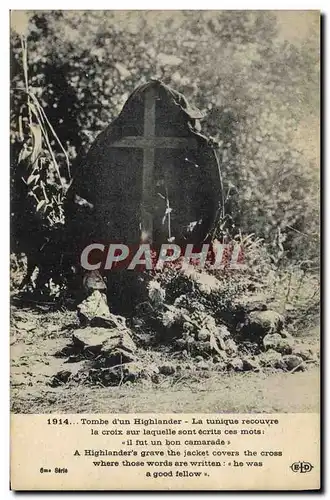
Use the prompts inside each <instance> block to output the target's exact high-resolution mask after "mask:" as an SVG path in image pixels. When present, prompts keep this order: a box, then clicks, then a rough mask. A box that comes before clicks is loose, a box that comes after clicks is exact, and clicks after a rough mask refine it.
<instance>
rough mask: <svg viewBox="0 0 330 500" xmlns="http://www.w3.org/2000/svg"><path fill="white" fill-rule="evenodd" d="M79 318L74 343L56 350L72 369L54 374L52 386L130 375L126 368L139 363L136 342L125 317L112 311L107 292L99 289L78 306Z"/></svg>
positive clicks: (105, 381)
mask: <svg viewBox="0 0 330 500" xmlns="http://www.w3.org/2000/svg"><path fill="white" fill-rule="evenodd" d="M78 317H79V319H80V324H81V328H78V329H76V330H75V331H74V332H72V337H71V342H70V343H69V344H68V345H66V346H64V347H63V349H61V350H60V351H58V352H56V353H55V356H56V357H60V358H64V359H65V361H64V363H65V364H68V365H70V368H67V369H65V370H61V371H60V372H58V373H57V374H56V375H55V376H54V377H52V379H51V381H50V385H51V386H53V387H56V386H58V385H62V384H63V383H66V382H68V381H70V380H73V381H76V382H87V383H89V382H91V383H95V384H100V385H117V384H118V382H120V380H124V378H125V377H126V375H128V377H129V374H128V373H126V372H127V370H126V371H125V368H123V367H126V365H127V364H132V363H134V362H136V345H135V342H134V341H133V339H132V336H131V331H130V329H129V328H128V327H127V326H126V320H125V318H123V317H121V316H117V315H114V314H112V313H111V312H110V311H109V307H108V305H107V301H106V296H105V294H103V293H102V292H101V291H99V290H95V291H94V292H93V293H92V294H91V295H90V296H89V297H88V298H87V299H86V300H85V301H83V302H82V303H81V304H80V305H79V306H78ZM128 371H129V370H128ZM126 378H127V377H126Z"/></svg>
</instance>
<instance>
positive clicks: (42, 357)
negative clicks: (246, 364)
mask: <svg viewBox="0 0 330 500" xmlns="http://www.w3.org/2000/svg"><path fill="white" fill-rule="evenodd" d="M77 325H78V322H77V318H76V313H75V312H74V311H67V310H65V311H56V312H54V311H53V312H52V311H49V309H48V308H47V307H46V306H44V307H43V308H40V307H32V306H31V307H25V308H21V307H17V306H16V305H13V307H12V332H11V409H12V411H13V412H15V413H109V412H110V413H125V412H126V413H132V412H133V413H136V412H145V413H147V412H149V413H150V412H153V413H183V412H187V413H192V412H194V413H195V412H196V413H201V412H202V413H217V412H219V413H226V412H235V413H244V412H251V413H256V412H266V413H272V412H279V413H281V412H282V413H283V412H302V413H306V412H318V411H319V393H320V374H319V366H313V367H310V368H309V369H308V370H307V371H304V372H294V373H282V372H275V373H274V372H269V373H252V372H243V373H234V372H226V373H223V372H217V371H215V370H214V371H212V370H207V371H205V370H204V371H198V372H196V371H194V370H193V371H191V370H188V369H187V370H184V369H183V370H182V372H181V374H180V376H172V377H171V376H169V377H164V378H163V379H162V380H161V381H160V383H158V384H154V383H152V382H151V381H148V380H143V381H140V382H138V383H126V384H122V385H118V386H117V387H91V386H84V385H77V384H66V385H63V386H60V387H56V388H52V387H50V386H49V385H48V383H49V381H50V379H51V377H52V376H53V375H54V374H55V373H57V372H58V371H60V370H63V369H65V368H66V367H68V365H65V364H63V362H64V360H63V358H56V357H54V353H55V352H56V351H58V350H60V349H62V348H63V347H64V346H65V345H66V343H67V342H68V341H69V340H70V337H71V331H72V329H73V328H75V327H76V326H77ZM303 335H304V338H305V339H306V341H307V342H309V343H312V344H315V343H317V342H318V328H308V329H307V330H306V331H304V332H303ZM139 355H140V356H144V357H145V360H146V361H147V360H151V359H155V358H157V360H158V361H162V359H164V360H166V353H165V352H163V351H162V350H160V351H159V352H157V353H155V352H152V351H148V350H147V351H145V350H143V349H140V351H139ZM69 368H70V366H69Z"/></svg>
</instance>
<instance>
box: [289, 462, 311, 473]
mask: <svg viewBox="0 0 330 500" xmlns="http://www.w3.org/2000/svg"><path fill="white" fill-rule="evenodd" d="M290 469H291V470H292V471H293V472H300V473H305V472H310V471H311V470H312V469H313V465H312V464H310V463H309V462H294V463H293V464H292V465H290Z"/></svg>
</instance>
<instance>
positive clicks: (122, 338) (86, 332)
mask: <svg viewBox="0 0 330 500" xmlns="http://www.w3.org/2000/svg"><path fill="white" fill-rule="evenodd" d="M72 339H73V342H74V344H75V345H77V346H79V343H80V344H81V345H82V346H83V349H87V350H89V351H90V352H94V353H97V352H99V351H101V349H102V352H104V353H107V352H111V351H112V350H113V349H115V348H119V349H123V350H125V351H127V352H130V353H133V352H135V351H136V345H135V343H134V341H133V340H132V338H131V336H130V334H129V330H128V329H127V330H117V329H115V328H114V329H107V328H97V327H94V328H91V327H86V328H80V329H78V330H75V333H74V334H73V335H72Z"/></svg>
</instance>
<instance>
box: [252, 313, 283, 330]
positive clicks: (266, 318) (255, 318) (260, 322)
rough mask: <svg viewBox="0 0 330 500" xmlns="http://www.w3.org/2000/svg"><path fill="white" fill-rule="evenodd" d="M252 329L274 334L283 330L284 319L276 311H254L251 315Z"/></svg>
mask: <svg viewBox="0 0 330 500" xmlns="http://www.w3.org/2000/svg"><path fill="white" fill-rule="evenodd" d="M249 322H250V328H251V329H256V330H258V331H259V330H261V332H264V333H274V332H278V331H280V330H281V328H282V327H283V325H284V318H283V316H282V315H281V314H279V313H278V312H276V311H252V312H251V313H250V314H249Z"/></svg>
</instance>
